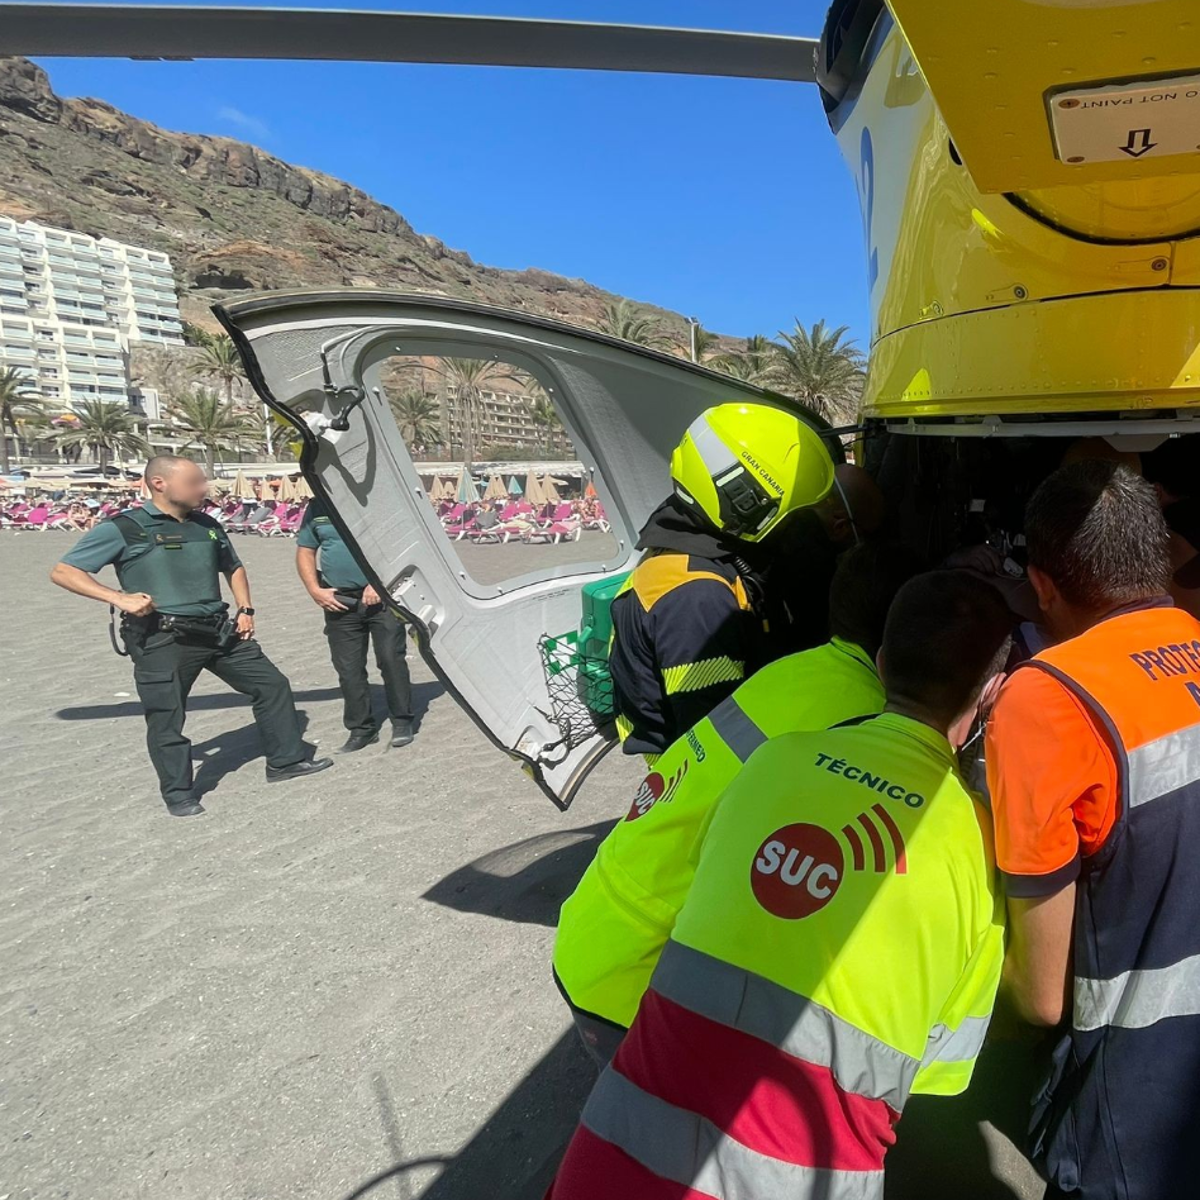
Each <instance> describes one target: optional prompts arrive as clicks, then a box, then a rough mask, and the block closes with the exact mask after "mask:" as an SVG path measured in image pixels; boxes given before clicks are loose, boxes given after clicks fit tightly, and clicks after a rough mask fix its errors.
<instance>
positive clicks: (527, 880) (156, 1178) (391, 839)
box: [0, 532, 1041, 1200]
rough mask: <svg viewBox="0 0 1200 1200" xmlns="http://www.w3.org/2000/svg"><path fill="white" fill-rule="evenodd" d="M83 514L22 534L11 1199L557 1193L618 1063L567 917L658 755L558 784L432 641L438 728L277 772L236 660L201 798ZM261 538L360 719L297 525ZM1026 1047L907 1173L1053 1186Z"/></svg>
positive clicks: (13, 780)
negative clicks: (184, 806) (67, 577)
mask: <svg viewBox="0 0 1200 1200" xmlns="http://www.w3.org/2000/svg"><path fill="white" fill-rule="evenodd" d="M70 543H71V535H64V534H57V533H41V534H33V533H29V534H22V535H13V534H11V533H9V532H4V533H0V603H2V604H3V611H4V613H5V614H6V623H5V636H4V637H3V638H0V878H3V880H4V884H5V887H4V892H3V907H2V908H0V1197H11V1200H18V1198H19V1200H52V1198H53V1200H58V1198H63V1197H68V1196H78V1197H87V1200H133V1198H138V1200H142V1198H145V1200H218V1198H220V1200H282V1198H284V1197H288V1198H292V1197H312V1198H318V1197H319V1198H321V1200H350V1198H351V1197H354V1198H355V1200H358V1198H359V1197H370V1198H371V1200H418V1198H420V1200H483V1198H485V1197H486V1198H487V1200H492V1198H495V1200H509V1198H511V1200H539V1198H540V1196H541V1195H542V1194H543V1192H544V1190H545V1187H546V1185H547V1183H548V1181H549V1178H550V1176H551V1174H552V1172H553V1168H554V1163H555V1161H556V1159H557V1156H558V1155H559V1153H560V1152H561V1149H562V1146H563V1144H564V1142H565V1139H566V1138H567V1137H568V1136H569V1133H570V1130H571V1129H572V1128H573V1126H574V1122H575V1119H576V1117H577V1115H578V1112H579V1110H580V1107H581V1106H582V1104H583V1101H584V1099H585V1097H586V1094H587V1091H588V1089H589V1087H590V1084H591V1081H592V1079H593V1078H594V1073H593V1070H592V1067H591V1065H590V1063H589V1062H588V1060H587V1059H586V1057H585V1056H584V1054H583V1052H582V1051H581V1050H580V1049H579V1047H578V1046H577V1044H576V1040H575V1037H574V1034H573V1032H572V1031H571V1029H570V1025H569V1021H568V1018H567V1015H566V1012H565V1010H564V1007H563V1004H562V1001H561V999H560V998H559V996H558V994H557V992H556V990H555V988H554V985H553V983H552V981H551V979H550V972H549V957H550V947H551V939H552V935H553V923H554V921H555V919H556V917H557V911H558V906H559V904H560V902H561V900H562V899H563V897H564V896H565V895H567V894H568V893H569V891H570V890H571V888H572V887H573V886H574V883H575V881H576V880H577V879H578V877H579V875H580V874H581V873H582V871H583V869H584V867H585V866H586V864H587V862H588V860H589V858H590V856H591V855H592V853H594V850H595V846H596V844H597V842H598V840H599V839H600V838H601V837H602V836H603V834H604V832H605V831H606V830H607V828H608V827H609V824H610V823H611V821H612V820H613V819H615V817H616V816H617V815H619V814H620V813H622V812H623V811H625V810H626V809H627V807H628V799H629V795H630V793H631V790H632V788H633V787H634V786H635V784H636V781H637V779H638V777H639V774H640V772H639V769H638V765H637V764H636V763H635V762H634V761H632V760H629V759H624V758H622V757H621V756H619V755H615V754H614V755H610V756H609V757H608V759H606V760H605V762H604V763H603V764H602V766H601V768H600V770H599V771H598V772H597V774H596V775H595V776H594V777H593V778H592V780H591V781H590V782H589V784H588V785H587V786H586V787H585V788H584V791H583V795H582V796H581V798H580V799H579V800H578V801H577V803H576V805H575V806H574V807H573V808H572V809H571V811H570V812H569V813H567V814H565V815H563V814H560V813H558V812H557V811H556V810H555V809H554V808H553V806H552V805H551V804H550V803H549V802H548V801H547V800H546V799H545V798H544V797H542V795H541V794H540V793H539V792H538V791H537V789H536V788H534V786H533V785H532V784H531V783H530V782H529V781H528V780H527V779H526V778H525V777H524V776H523V775H522V774H521V773H520V771H519V770H517V768H516V767H515V766H514V765H512V764H510V763H508V762H507V761H506V760H505V759H504V758H503V757H502V756H501V755H500V754H499V753H498V752H497V751H496V750H495V749H494V748H493V747H492V746H491V744H490V743H489V742H488V741H487V740H486V739H485V738H484V736H483V735H482V734H481V733H480V732H479V731H478V730H477V729H476V728H475V726H474V725H473V723H472V722H471V721H470V720H469V719H468V718H467V717H465V716H464V715H463V714H462V713H461V711H460V710H459V709H458V708H457V707H456V705H455V704H454V702H453V701H452V700H451V699H450V698H449V696H447V695H446V694H444V692H443V691H442V689H441V687H440V685H439V684H438V683H437V681H436V680H435V679H434V678H433V676H432V675H431V673H430V671H429V670H428V668H427V667H426V666H425V664H424V663H422V662H420V660H419V659H417V658H416V656H415V654H413V655H412V656H411V660H412V664H413V678H414V684H415V698H416V703H417V709H418V712H419V713H420V727H419V732H418V735H417V738H416V741H415V742H414V743H413V744H412V745H411V746H408V747H406V748H404V749H399V750H392V749H390V748H384V747H382V746H372V747H370V748H368V749H367V750H365V751H363V752H361V753H359V754H357V755H353V756H346V757H339V758H338V759H337V761H336V766H335V767H334V768H333V770H331V771H327V772H325V773H324V774H322V775H319V776H317V777H315V778H314V779H311V780H305V781H302V782H300V783H296V784H275V785H272V786H267V785H266V783H265V781H264V778H263V760H262V758H261V756H260V749H259V745H258V741H257V738H256V736H255V731H254V726H253V721H252V719H251V713H250V709H249V706H248V704H247V703H246V702H245V700H244V699H243V698H242V697H239V696H236V695H234V694H233V693H231V692H230V691H229V690H228V689H226V688H225V687H224V686H223V685H221V684H220V683H219V682H218V681H217V680H215V679H213V678H212V677H211V676H208V675H205V676H202V677H201V680H200V682H199V683H198V685H197V686H196V688H195V690H194V692H193V699H192V703H191V706H190V716H189V721H188V727H187V732H188V735H189V736H190V737H191V739H192V741H193V744H194V749H195V756H196V759H197V767H198V780H197V781H198V787H199V788H200V790H202V791H203V792H204V793H205V795H204V804H205V807H206V808H207V809H208V813H207V815H205V816H203V817H199V818H192V819H188V820H176V819H172V818H169V817H168V816H167V815H166V814H165V811H164V810H163V808H162V805H161V801H160V800H159V798H158V794H157V788H156V786H155V780H154V777H153V774H152V771H151V769H150V765H149V762H148V760H147V757H146V751H145V745H144V727H143V722H142V717H141V713H140V708H139V706H138V703H137V700H136V697H135V696H134V694H133V686H132V679H131V672H130V667H129V663H128V662H127V661H126V660H123V659H120V658H118V657H117V656H116V655H114V654H113V653H112V650H111V648H110V647H109V644H108V635H107V631H106V621H107V613H106V611H105V609H104V607H103V606H102V605H100V604H96V603H91V602H88V601H85V600H82V599H78V598H75V597H72V596H68V595H67V594H66V593H65V592H61V591H59V590H58V589H56V588H54V587H52V586H51V585H50V583H49V582H48V580H47V578H46V576H47V572H48V571H49V569H50V567H51V565H52V564H53V563H54V562H55V561H56V560H57V558H58V557H60V556H61V554H62V553H63V552H64V551H65V550H66V548H67V547H68V546H69V545H70ZM237 547H238V550H239V552H240V553H241V554H242V555H243V558H244V560H245V562H246V565H247V568H248V570H249V572H250V578H251V582H252V583H253V585H254V596H255V602H256V604H257V606H258V626H259V635H260V640H261V642H262V644H263V646H264V648H265V650H266V652H267V653H268V654H269V655H271V656H272V657H273V658H274V659H275V661H276V662H277V663H278V664H279V666H280V667H281V668H282V669H283V670H284V672H285V673H286V674H287V675H288V676H289V678H290V679H291V681H292V686H293V689H294V691H295V693H296V698H297V704H298V707H299V708H300V710H301V712H302V713H303V715H304V718H305V720H306V724H307V729H306V736H307V738H308V740H309V741H310V742H314V743H316V744H317V745H318V747H319V750H320V752H322V753H324V752H328V751H330V750H332V749H335V748H336V747H337V746H338V745H340V743H341V742H342V740H343V738H344V731H343V729H342V726H341V704H340V698H339V696H338V692H337V690H336V680H335V678H334V676H333V672H332V669H331V667H330V665H329V659H328V655H327V652H326V645H325V639H324V636H323V634H322V622H321V615H320V612H319V610H318V609H317V608H316V606H315V605H313V604H312V602H311V601H310V600H309V598H308V597H307V596H306V595H305V594H304V593H303V591H302V590H301V588H300V586H299V583H298V581H297V580H296V577H295V572H294V568H293V550H294V547H293V544H292V543H291V542H288V541H268V540H260V539H256V538H243V539H240V540H239V541H238V543H237ZM495 549H497V550H506V549H509V547H497V548H495ZM514 549H517V551H518V553H520V552H521V549H522V548H520V547H516V548H514ZM530 549H533V548H530ZM378 702H379V704H380V706H382V696H381V695H380V696H378ZM380 710H381V711H382V708H381V709H380ZM1009 1057H1010V1056H1009V1054H1008V1051H1007V1050H1005V1049H1002V1050H1001V1052H1000V1053H999V1054H994V1055H992V1057H991V1060H990V1062H989V1063H985V1064H984V1067H983V1069H982V1073H981V1080H980V1083H981V1086H980V1087H977V1088H973V1089H972V1092H971V1093H970V1094H969V1095H968V1097H967V1098H966V1099H965V1100H962V1101H937V1102H936V1103H935V1102H933V1101H926V1100H924V1099H920V1100H914V1102H913V1105H912V1107H911V1109H910V1111H909V1113H908V1114H907V1115H906V1116H905V1118H904V1121H903V1122H902V1123H901V1126H900V1139H899V1148H898V1150H897V1151H896V1152H895V1159H894V1167H895V1170H894V1171H893V1172H892V1176H893V1177H892V1180H891V1183H890V1185H889V1192H888V1194H889V1197H892V1198H893V1200H895V1198H897V1197H901V1196H905V1197H907V1196H914V1197H915V1196H921V1197H923V1198H924V1200H929V1198H930V1197H938V1196H941V1195H943V1194H944V1195H946V1196H951V1195H953V1196H955V1197H959V1196H963V1195H970V1196H972V1197H973V1198H974V1197H997V1198H1009V1200H1011V1198H1016V1197H1019V1198H1020V1200H1034V1198H1035V1197H1038V1196H1040V1195H1041V1188H1040V1186H1038V1185H1037V1184H1036V1182H1035V1181H1033V1177H1032V1175H1031V1173H1030V1172H1029V1168H1028V1167H1027V1166H1026V1164H1025V1163H1024V1161H1023V1160H1022V1159H1021V1158H1020V1156H1019V1155H1017V1154H1016V1152H1015V1151H1014V1150H1013V1149H1012V1146H1011V1143H1010V1142H1009V1141H1008V1139H1006V1138H1005V1137H1004V1136H1003V1135H1001V1134H1000V1133H998V1132H997V1131H996V1130H995V1128H993V1127H992V1126H991V1125H983V1126H980V1125H979V1124H978V1120H979V1118H980V1117H988V1116H991V1117H994V1116H996V1113H995V1112H994V1111H993V1110H994V1109H996V1108H997V1106H999V1105H1000V1104H1001V1100H1002V1099H1004V1098H1005V1097H1007V1094H1008V1093H1010V1092H1014V1091H1018V1090H1020V1089H1022V1088H1023V1087H1024V1080H1023V1079H1021V1078H1019V1076H1018V1074H1017V1073H1016V1072H1014V1071H1012V1070H1011V1069H1010V1068H1009V1063H1008V1062H1007V1061H1006V1060H1007V1059H1008V1058H1009ZM1001 1074H1003V1079H1002V1080H1001V1081H1000V1082H997V1079H998V1078H999V1076H1000V1075H1001ZM1005 1103H1007V1100H1006V1099H1005ZM1018 1106H1019V1105H1018ZM1002 1123H1003V1122H1002ZM889 1162H892V1160H889ZM397 1168H399V1170H397ZM943 1187H944V1189H945V1190H944V1191H943V1190H942V1188H943Z"/></svg>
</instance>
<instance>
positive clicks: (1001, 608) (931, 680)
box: [883, 571, 1014, 724]
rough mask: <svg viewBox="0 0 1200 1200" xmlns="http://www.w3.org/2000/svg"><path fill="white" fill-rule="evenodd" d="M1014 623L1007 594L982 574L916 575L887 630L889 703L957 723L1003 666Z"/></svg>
mask: <svg viewBox="0 0 1200 1200" xmlns="http://www.w3.org/2000/svg"><path fill="white" fill-rule="evenodd" d="M1013 624H1014V620H1013V616H1012V613H1010V612H1009V611H1008V607H1007V605H1005V603H1004V601H1003V600H1002V599H1001V598H1000V594H999V593H998V592H997V591H996V590H995V588H993V587H992V586H991V585H990V584H987V583H984V582H983V580H981V579H976V578H974V577H973V576H971V575H966V574H964V573H963V572H962V571H929V572H927V573H926V574H924V575H918V576H917V577H916V578H915V579H911V580H909V582H908V583H906V584H905V585H904V586H903V587H902V588H901V589H900V591H899V593H898V595H897V596H896V599H895V600H894V601H893V602H892V608H891V611H890V612H889V613H888V619H887V625H886V626H885V627H884V631H883V685H884V688H885V690H886V691H887V698H888V703H889V704H895V703H903V704H904V705H905V706H912V705H915V706H917V707H919V708H921V709H924V710H925V711H926V712H929V713H932V714H933V715H934V716H936V717H938V718H939V719H941V720H944V721H945V722H946V723H947V724H949V723H950V722H951V721H954V720H955V719H956V718H957V717H959V716H961V715H962V714H963V713H964V712H966V711H967V709H968V708H969V707H970V706H971V704H972V703H973V702H974V701H975V700H976V699H978V697H979V694H980V692H981V691H982V690H983V687H984V685H985V684H986V683H987V681H988V680H989V679H990V678H991V677H992V676H993V675H997V674H999V672H1000V671H1002V670H1003V669H1004V662H1005V660H1006V659H1007V657H1008V652H1009V647H1010V644H1011V641H1012V630H1013Z"/></svg>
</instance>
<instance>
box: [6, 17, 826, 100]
mask: <svg viewBox="0 0 1200 1200" xmlns="http://www.w3.org/2000/svg"><path fill="white" fill-rule="evenodd" d="M816 46H817V43H816V42H815V41H813V40H811V39H809V38H797V37H783V36H779V35H775V34H759V33H727V32H722V31H718V30H703V29H671V28H662V27H655V26H649V25H604V24H593V23H588V22H583V21H542V20H527V19H522V18H509V17H470V16H437V15H432V14H426V13H393V12H370V11H344V12H343V11H337V10H330V9H305V8H229V7H223V8H217V7H196V8H192V7H184V6H167V5H163V6H160V5H108V4H4V3H0V53H3V54H19V55H25V56H28V57H31V58H39V57H59V56H62V57H79V58H142V59H183V60H187V59H196V58H247V59H265V58H294V59H310V60H352V61H359V62H412V63H458V64H474V65H480V66H503V67H560V68H568V69H575V70H595V71H638V72H655V73H664V74H676V75H720V76H732V77H737V78H744V79H782V80H790V81H793V82H800V83H812V82H813V81H814V80H815V69H816Z"/></svg>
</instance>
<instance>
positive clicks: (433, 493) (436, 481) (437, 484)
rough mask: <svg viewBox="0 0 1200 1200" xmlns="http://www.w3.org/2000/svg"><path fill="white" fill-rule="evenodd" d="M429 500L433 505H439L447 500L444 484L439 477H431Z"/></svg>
mask: <svg viewBox="0 0 1200 1200" xmlns="http://www.w3.org/2000/svg"><path fill="white" fill-rule="evenodd" d="M429 499H430V500H432V501H433V502H434V504H441V502H442V501H443V500H445V499H447V496H446V484H445V481H444V480H443V479H442V477H441V476H440V475H435V476H434V477H433V487H431V488H430V489H429Z"/></svg>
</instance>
